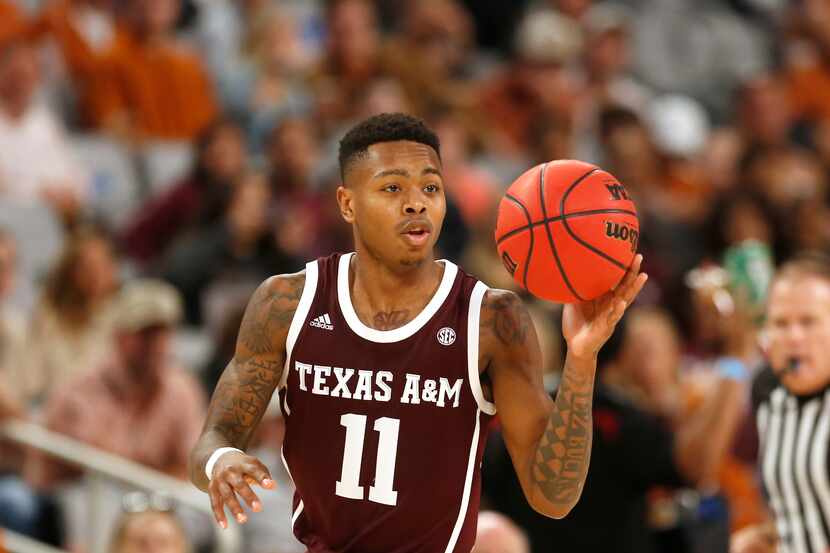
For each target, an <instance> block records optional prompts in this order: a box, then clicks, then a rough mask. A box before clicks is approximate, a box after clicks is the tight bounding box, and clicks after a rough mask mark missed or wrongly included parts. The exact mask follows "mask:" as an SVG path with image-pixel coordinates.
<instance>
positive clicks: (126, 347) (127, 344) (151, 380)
mask: <svg viewBox="0 0 830 553" xmlns="http://www.w3.org/2000/svg"><path fill="white" fill-rule="evenodd" d="M172 336H173V330H172V329H171V328H170V327H169V326H166V325H152V326H148V327H145V328H141V329H138V330H129V331H128V330H122V331H119V332H118V334H117V336H116V340H117V344H118V348H119V352H120V354H121V359H122V361H123V362H124V365H125V367H126V368H127V370H128V371H129V373H130V375H131V376H132V378H133V380H134V381H135V382H141V383H143V384H145V385H147V387H150V388H151V387H153V386H154V385H155V384H156V383H158V382H159V380H160V379H161V376H162V371H164V369H165V367H166V366H167V364H168V361H169V358H170V352H171V349H170V346H171V339H172Z"/></svg>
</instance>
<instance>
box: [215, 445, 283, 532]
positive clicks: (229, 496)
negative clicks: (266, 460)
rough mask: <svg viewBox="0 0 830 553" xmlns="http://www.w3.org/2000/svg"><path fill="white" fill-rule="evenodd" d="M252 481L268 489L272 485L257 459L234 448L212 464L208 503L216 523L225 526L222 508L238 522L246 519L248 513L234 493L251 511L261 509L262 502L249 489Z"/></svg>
mask: <svg viewBox="0 0 830 553" xmlns="http://www.w3.org/2000/svg"><path fill="white" fill-rule="evenodd" d="M252 484H258V485H259V486H261V487H263V488H266V489H269V490H270V489H273V488H274V486H275V484H274V481H273V480H272V479H271V473H270V472H268V469H267V468H266V467H265V465H263V464H262V462H261V461H260V460H259V459H257V458H256V457H252V456H251V455H246V454H244V453H237V452H235V451H232V452H229V453H226V454H224V455H222V457H220V458H219V461H217V463H216V465H215V466H214V467H213V475H212V478H211V479H210V485H209V487H208V494H209V495H210V506H211V507H212V508H213V516H214V517H215V518H216V522H218V523H219V526H221V527H222V528H227V527H228V520H227V518H225V507H227V508H228V509H229V510H230V512H231V514H233V516H234V518H235V519H236V520H237V522H239V523H240V524H245V523H246V522H247V521H248V516H247V515H246V514H245V511H244V510H243V508H242V505H241V503H240V501H239V498H238V497H237V496H239V497H241V498H242V499H244V500H245V503H247V504H248V506H249V507H250V508H251V510H252V511H255V512H258V511H261V510H262V502H261V501H260V500H259V497H257V495H256V494H255V493H254V490H252V489H251V485H252Z"/></svg>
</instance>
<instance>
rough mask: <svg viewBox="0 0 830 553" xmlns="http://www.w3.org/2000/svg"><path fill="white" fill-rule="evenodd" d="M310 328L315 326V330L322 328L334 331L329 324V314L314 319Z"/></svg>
mask: <svg viewBox="0 0 830 553" xmlns="http://www.w3.org/2000/svg"><path fill="white" fill-rule="evenodd" d="M308 324H310V325H311V326H316V327H317V328H324V329H326V330H334V326H332V324H331V319H329V314H328V313H326V314H325V315H320V316H319V317H315V318H314V319H312V320H311V322H310V323H308Z"/></svg>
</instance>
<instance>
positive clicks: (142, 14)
mask: <svg viewBox="0 0 830 553" xmlns="http://www.w3.org/2000/svg"><path fill="white" fill-rule="evenodd" d="M135 7H136V10H137V14H138V18H139V21H140V24H141V27H142V28H143V30H144V32H145V34H147V35H151V36H152V35H164V34H167V33H169V32H170V31H172V30H173V27H174V26H175V24H176V21H177V20H178V18H179V13H180V12H181V7H182V6H181V0H136V4H135Z"/></svg>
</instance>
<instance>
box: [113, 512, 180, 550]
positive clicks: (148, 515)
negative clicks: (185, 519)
mask: <svg viewBox="0 0 830 553" xmlns="http://www.w3.org/2000/svg"><path fill="white" fill-rule="evenodd" d="M191 551H192V547H191V545H190V542H189V540H188V538H187V536H186V535H185V532H184V529H183V528H182V525H181V523H180V522H179V520H178V519H177V518H176V516H175V515H174V514H173V513H172V512H169V511H161V510H155V509H147V510H143V511H138V512H129V513H126V514H124V515H123V516H122V517H121V520H119V521H118V523H117V524H116V527H115V532H114V533H113V537H112V543H111V545H110V549H109V553H191Z"/></svg>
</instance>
